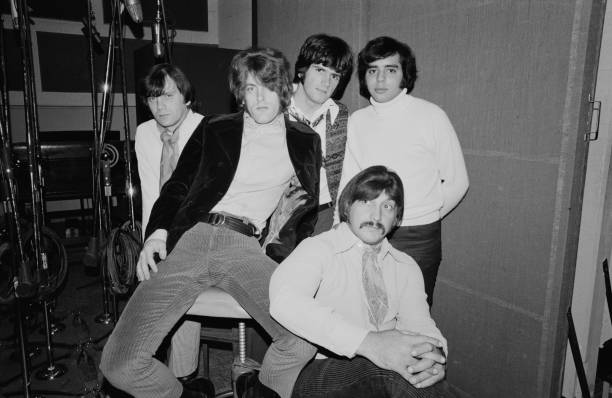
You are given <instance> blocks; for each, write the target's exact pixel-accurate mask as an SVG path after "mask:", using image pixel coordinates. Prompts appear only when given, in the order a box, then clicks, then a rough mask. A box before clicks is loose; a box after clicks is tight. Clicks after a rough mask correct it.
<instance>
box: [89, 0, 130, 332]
mask: <svg viewBox="0 0 612 398" xmlns="http://www.w3.org/2000/svg"><path fill="white" fill-rule="evenodd" d="M112 10H113V11H112V18H111V22H110V26H109V34H108V49H107V58H106V71H105V80H104V86H103V91H102V105H101V109H100V123H99V124H98V133H97V134H96V137H97V138H98V139H99V141H98V142H97V143H96V144H97V145H96V150H95V151H96V152H95V154H96V155H97V157H96V164H97V167H96V168H95V171H96V176H95V183H96V184H95V187H96V194H95V195H94V203H96V202H97V203H101V194H100V170H101V169H102V171H103V172H104V171H105V172H104V173H103V174H104V192H105V196H106V201H105V204H106V206H105V208H104V211H102V212H100V211H96V212H95V213H94V214H95V215H96V216H99V215H101V214H104V215H105V216H106V217H105V218H104V222H99V221H96V222H95V225H102V226H103V228H101V229H99V232H100V234H102V233H104V237H105V239H104V241H107V240H108V237H109V233H110V229H111V221H110V211H111V206H110V197H111V195H112V192H111V191H112V189H111V180H110V168H109V167H108V162H107V161H106V162H105V161H104V160H103V159H102V154H103V152H104V150H103V149H104V140H105V137H106V133H107V132H108V130H109V128H110V112H111V107H112V105H111V102H112V98H113V82H114V71H115V66H116V64H118V66H119V68H120V70H119V72H120V79H121V81H120V82H121V89H122V102H123V122H124V133H125V136H124V139H125V140H124V148H123V149H124V159H125V178H126V181H125V193H126V196H127V199H128V213H129V229H130V231H131V233H132V234H133V235H135V234H136V232H135V231H136V230H137V228H136V220H135V215H134V187H133V183H132V168H131V163H132V162H131V153H132V151H131V141H130V139H131V133H130V121H129V110H128V97H127V84H126V78H125V64H124V59H125V56H124V47H123V29H124V25H123V21H122V7H121V3H120V2H119V1H118V0H113V2H112ZM116 53H117V54H116ZM116 56H118V58H119V59H118V60H117V59H116ZM98 208H101V204H100V205H99V206H96V209H98ZM101 274H102V279H103V282H102V288H103V295H104V296H103V305H104V313H103V314H101V315H100V316H98V318H96V321H97V322H101V323H110V322H116V320H117V315H118V305H117V297H116V296H115V295H113V315H112V318H111V316H110V311H109V299H108V298H109V294H110V293H111V289H110V288H109V276H108V270H107V266H106V265H102V272H101Z"/></svg>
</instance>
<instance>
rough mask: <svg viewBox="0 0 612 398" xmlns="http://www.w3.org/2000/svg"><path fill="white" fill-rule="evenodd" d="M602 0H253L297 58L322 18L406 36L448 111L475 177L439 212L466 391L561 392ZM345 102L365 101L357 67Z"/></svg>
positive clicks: (454, 339)
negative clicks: (594, 30)
mask: <svg viewBox="0 0 612 398" xmlns="http://www.w3.org/2000/svg"><path fill="white" fill-rule="evenodd" d="M595 3H597V1H588V0H587V1H570V0H566V1H554V2H553V1H544V2H540V1H529V0H515V1H512V0H490V1H485V0H465V1H460V2H458V1H453V0H435V1H431V0H411V1H403V0H377V1H376V0H354V1H323V0H317V1H292V2H291V7H288V6H287V3H286V2H282V1H280V0H278V1H273V0H261V1H258V10H257V14H258V26H259V31H258V43H259V44H260V45H266V46H272V47H277V48H280V49H281V50H283V51H285V52H286V53H287V54H288V55H290V60H291V61H294V60H295V54H296V53H297V49H298V47H299V46H300V44H301V43H302V41H303V40H304V38H305V37H306V36H308V35H309V34H312V33H316V32H319V31H324V32H327V33H330V34H335V35H338V36H340V37H342V38H344V39H345V40H346V41H347V42H348V43H349V44H350V45H351V46H352V48H353V49H354V50H355V51H358V50H360V49H361V48H362V47H363V45H364V44H365V43H366V42H367V40H369V39H371V38H373V37H376V36H379V35H390V36H393V37H396V38H398V39H400V40H402V41H405V42H407V43H408V44H409V45H410V46H411V47H412V48H413V50H414V51H415V54H416V58H417V66H418V68H419V79H418V80H417V82H416V88H415V91H414V94H415V95H416V96H419V97H422V98H425V99H428V100H430V101H433V102H435V103H437V104H439V105H440V106H441V107H442V108H443V109H445V110H446V112H447V113H448V115H449V117H450V120H451V121H452V122H453V124H454V126H455V129H456V130H457V134H458V136H459V140H460V141H461V143H462V147H463V149H464V153H465V155H466V162H467V166H468V172H469V174H470V178H471V188H470V191H469V192H468V194H467V197H466V199H465V200H464V202H463V203H462V204H461V205H460V206H459V207H458V209H456V210H455V212H453V213H451V214H450V215H449V216H448V217H447V219H445V221H444V231H443V247H444V249H443V262H442V266H441V270H440V277H439V281H440V282H439V285H438V288H437V291H436V297H435V299H434V308H433V313H434V316H435V318H436V319H437V321H438V322H439V324H440V325H441V326H442V330H443V332H444V333H445V334H446V336H447V337H448V339H449V346H450V352H451V354H450V359H449V360H450V362H449V377H448V378H449V381H450V382H451V383H452V384H453V385H454V386H455V387H457V388H458V389H459V390H460V391H462V392H463V393H464V394H463V395H464V396H467V397H491V396H496V397H508V398H510V397H512V398H514V397H519V396H520V397H534V398H535V397H538V398H539V397H544V396H549V394H551V396H552V395H555V396H556V397H558V396H559V391H558V387H559V379H560V372H559V368H560V361H561V360H562V358H560V356H559V352H562V353H563V354H565V351H564V349H563V345H564V344H565V336H564V331H565V330H566V329H565V328H566V322H565V311H566V309H567V307H566V304H567V303H568V301H569V297H571V292H569V291H568V289H571V281H572V280H573V271H574V264H573V261H574V260H575V257H574V256H575V250H574V248H575V244H576V241H577V234H575V233H573V232H572V231H573V229H575V226H576V222H578V223H579V218H578V219H576V218H572V217H573V216H572V214H575V213H572V211H573V212H575V211H577V210H578V211H579V208H580V205H581V201H580V196H579V195H575V194H576V193H578V192H580V191H579V190H580V187H581V184H582V180H581V179H580V178H578V179H576V180H575V178H576V177H580V175H581V173H582V170H581V166H580V164H579V163H580V162H579V161H580V158H581V157H582V156H583V154H584V150H585V146H584V144H582V141H581V139H582V133H583V127H581V126H580V124H582V123H583V121H584V118H585V115H586V113H584V112H583V111H584V109H585V102H584V98H583V97H584V95H583V94H584V93H587V92H588V89H587V90H585V91H584V92H583V84H584V85H588V79H589V74H590V73H591V72H592V71H591V70H590V69H588V67H589V65H590V63H592V59H590V58H589V59H587V51H586V47H587V39H588V38H589V35H588V33H589V24H590V23H591V19H590V18H591V11H592V6H593V4H595ZM598 12H599V11H598ZM272 21H273V23H272ZM591 56H592V55H591ZM343 101H344V102H345V103H346V104H348V105H349V108H350V109H351V110H355V109H356V108H358V107H360V106H363V105H364V104H365V103H366V102H365V101H364V100H363V99H361V98H360V97H359V94H358V90H357V82H356V79H355V78H353V81H352V82H351V85H350V86H349V90H348V91H347V92H346V93H345V96H344V98H343ZM575 181H576V182H575ZM572 193H574V195H573V196H571V194H572ZM568 282H569V283H568ZM560 347H561V348H560ZM551 391H552V393H551Z"/></svg>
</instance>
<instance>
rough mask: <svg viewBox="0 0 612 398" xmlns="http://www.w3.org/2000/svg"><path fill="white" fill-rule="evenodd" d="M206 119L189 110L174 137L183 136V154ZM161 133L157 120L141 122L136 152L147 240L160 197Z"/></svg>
mask: <svg viewBox="0 0 612 398" xmlns="http://www.w3.org/2000/svg"><path fill="white" fill-rule="evenodd" d="M203 117H204V116H202V115H200V114H199V113H195V112H193V111H191V110H189V112H188V113H187V116H186V117H185V120H183V123H181V125H180V126H179V127H178V128H177V129H176V130H175V131H174V134H178V135H179V139H178V142H177V145H178V150H179V153H180V152H182V151H183V148H184V147H185V144H186V143H187V141H189V138H190V137H191V134H193V131H194V130H195V128H196V127H198V124H200V121H201V120H202V118H203ZM160 132H161V131H160V129H159V126H158V124H157V122H156V121H155V119H151V120H149V121H146V122H144V123H141V124H140V125H139V126H138V128H136V138H135V143H134V149H135V151H136V158H137V159H138V176H139V177H140V194H141V198H142V234H143V237H144V232H145V230H146V228H147V224H148V222H149V217H150V216H151V209H152V208H153V204H154V203H155V201H156V200H157V198H158V197H159V172H160V162H161V154H162V146H163V143H162V140H161V138H160Z"/></svg>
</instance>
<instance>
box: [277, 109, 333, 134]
mask: <svg viewBox="0 0 612 398" xmlns="http://www.w3.org/2000/svg"><path fill="white" fill-rule="evenodd" d="M327 112H328V113H329V110H328V111H327ZM287 113H288V114H289V116H291V117H292V118H294V119H295V120H296V121H297V122H300V123H302V124H305V125H306V126H308V127H310V128H313V129H314V128H315V127H317V126H318V125H319V123H321V121H322V120H323V117H324V116H325V115H324V114H320V115H319V117H317V118H316V119H315V120H314V121H312V122H311V121H310V120H308V119H306V116H304V115H303V114H302V113H301V112H300V111H298V110H297V108H296V107H295V106H293V105H290V106H289V108H287Z"/></svg>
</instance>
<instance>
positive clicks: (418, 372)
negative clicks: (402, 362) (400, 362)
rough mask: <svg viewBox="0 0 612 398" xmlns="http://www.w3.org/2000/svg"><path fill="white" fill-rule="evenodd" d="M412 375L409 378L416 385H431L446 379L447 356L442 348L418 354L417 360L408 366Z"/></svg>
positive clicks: (421, 386)
mask: <svg viewBox="0 0 612 398" xmlns="http://www.w3.org/2000/svg"><path fill="white" fill-rule="evenodd" d="M408 372H410V373H411V374H412V376H411V377H410V378H409V379H408V381H409V382H410V384H412V385H414V386H415V387H419V388H423V387H429V386H431V385H433V384H435V383H437V382H438V381H440V380H442V379H444V376H445V374H446V357H445V356H444V353H443V352H442V350H441V349H440V348H437V347H436V348H434V349H433V350H431V351H429V352H424V353H422V354H419V355H418V358H417V361H416V362H415V363H414V364H412V365H410V366H409V367H408Z"/></svg>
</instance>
